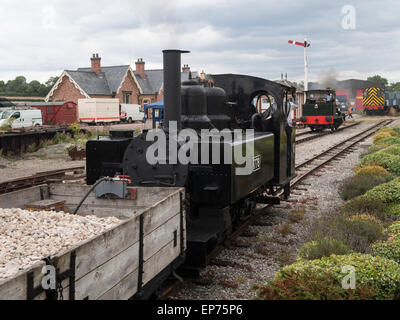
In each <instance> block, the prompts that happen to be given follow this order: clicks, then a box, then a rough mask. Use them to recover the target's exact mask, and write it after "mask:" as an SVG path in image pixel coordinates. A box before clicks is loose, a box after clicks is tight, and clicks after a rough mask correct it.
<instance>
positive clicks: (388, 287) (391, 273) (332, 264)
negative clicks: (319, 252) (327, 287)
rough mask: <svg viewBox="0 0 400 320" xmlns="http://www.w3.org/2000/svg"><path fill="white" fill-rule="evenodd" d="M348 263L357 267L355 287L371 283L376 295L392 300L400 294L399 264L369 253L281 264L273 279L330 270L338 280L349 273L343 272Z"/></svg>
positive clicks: (327, 272)
mask: <svg viewBox="0 0 400 320" xmlns="http://www.w3.org/2000/svg"><path fill="white" fill-rule="evenodd" d="M346 266H351V267H354V269H355V272H356V287H358V286H370V287H373V288H374V289H375V290H376V291H377V295H376V297H374V298H376V299H385V300H393V299H399V298H400V265H399V264H398V263H397V262H395V261H393V260H390V259H386V258H383V257H379V256H372V255H369V254H360V253H352V254H349V255H342V256H335V255H332V256H330V257H323V258H321V259H318V260H311V261H308V260H302V261H299V262H296V263H294V264H292V265H290V266H286V267H284V268H282V269H281V270H280V271H279V272H278V273H277V274H276V276H275V279H274V280H283V279H285V278H286V277H292V276H293V275H294V274H295V275H298V276H299V277H304V276H305V275H307V274H328V275H329V276H330V277H332V278H333V279H335V281H337V282H338V283H342V281H343V280H344V277H345V276H346V275H348V273H346V272H342V271H343V268H344V267H346Z"/></svg>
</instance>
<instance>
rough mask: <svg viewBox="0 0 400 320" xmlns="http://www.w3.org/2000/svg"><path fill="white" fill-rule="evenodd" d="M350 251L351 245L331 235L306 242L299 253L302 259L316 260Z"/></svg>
mask: <svg viewBox="0 0 400 320" xmlns="http://www.w3.org/2000/svg"><path fill="white" fill-rule="evenodd" d="M350 252H351V249H350V247H349V246H348V245H346V244H345V243H343V241H341V240H339V239H335V238H331V237H323V238H320V239H317V240H314V241H311V242H307V243H305V244H304V245H303V247H301V248H300V250H299V252H298V255H299V258H301V259H306V260H314V259H320V258H322V257H329V256H330V255H332V254H336V255H342V254H347V253H350Z"/></svg>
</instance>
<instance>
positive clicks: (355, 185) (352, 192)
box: [340, 174, 392, 201]
mask: <svg viewBox="0 0 400 320" xmlns="http://www.w3.org/2000/svg"><path fill="white" fill-rule="evenodd" d="M390 180H392V176H391V175H381V176H379V175H372V174H358V175H356V176H353V177H351V178H348V179H347V180H345V182H344V185H343V186H342V188H341V192H340V196H341V197H342V199H343V200H345V201H347V200H350V199H353V198H355V197H357V196H360V195H363V194H364V193H365V192H367V191H368V190H371V189H372V188H374V187H376V186H378V185H380V184H382V183H386V182H388V181H390Z"/></svg>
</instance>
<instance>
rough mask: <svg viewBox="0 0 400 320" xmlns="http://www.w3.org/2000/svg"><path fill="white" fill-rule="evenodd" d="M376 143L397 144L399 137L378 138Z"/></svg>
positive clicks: (382, 144)
mask: <svg viewBox="0 0 400 320" xmlns="http://www.w3.org/2000/svg"><path fill="white" fill-rule="evenodd" d="M376 144H377V145H381V146H391V145H398V144H400V138H399V137H387V138H384V139H382V140H379V141H378V142H377V143H376Z"/></svg>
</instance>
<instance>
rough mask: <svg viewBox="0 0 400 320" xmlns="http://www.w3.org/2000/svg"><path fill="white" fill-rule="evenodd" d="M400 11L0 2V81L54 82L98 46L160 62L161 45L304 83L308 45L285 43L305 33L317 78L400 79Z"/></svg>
mask: <svg viewBox="0 0 400 320" xmlns="http://www.w3.org/2000/svg"><path fill="white" fill-rule="evenodd" d="M169 2H171V4H170V3H169ZM167 3H168V4H167ZM349 8H350V9H349ZM399 12H400V2H399V1H396V0H383V1H378V0H376V1H368V0H363V1H362V0H360V1H354V0H346V1H341V0H339V1H336V0H335V1H334V0H331V1H321V0H301V1H286V0H279V1H276V0H260V1H254V0H250V1H249V0H246V1H243V0H201V1H198V0H196V1H193V0H170V1H165V0H146V1H144V0H141V1H139V0H133V1H132V0H130V1H128V0H112V1H110V0H85V1H83V0H53V1H50V0H29V1H28V0H1V2H0V17H1V19H0V39H1V42H0V43H1V45H0V80H9V79H13V78H15V76H17V75H25V76H26V77H27V78H28V80H29V81H30V80H33V79H37V80H40V81H46V80H47V79H48V78H49V77H50V76H55V75H60V74H61V72H62V70H64V69H76V68H77V67H84V66H89V64H90V60H89V58H90V56H91V54H92V53H99V54H100V56H101V57H102V65H119V64H129V63H131V64H134V61H135V60H136V59H137V58H138V57H142V58H143V59H144V60H145V61H146V68H149V69H150V68H160V67H161V66H162V64H161V62H162V55H161V50H162V49H165V48H180V49H186V50H190V51H191V54H187V55H185V56H184V57H183V63H187V64H189V65H190V66H191V67H192V70H199V71H201V70H205V71H206V72H208V73H242V74H251V75H255V76H261V77H264V78H268V79H278V78H280V75H281V73H288V77H289V79H292V80H296V81H300V80H302V79H303V75H304V62H303V49H302V48H301V47H298V46H290V45H289V44H288V43H287V41H288V40H289V39H293V40H300V41H301V40H304V37H305V36H307V37H308V38H309V39H310V41H311V47H310V49H309V64H310V70H309V73H310V80H318V79H319V78H321V76H322V74H324V73H326V72H328V71H330V72H332V71H334V72H335V73H336V74H337V77H338V79H346V78H360V79H365V78H366V77H367V76H369V75H374V74H380V75H383V76H384V77H387V78H388V79H389V81H390V82H393V81H400V59H399V52H400V16H399ZM354 18H355V20H354Z"/></svg>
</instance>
